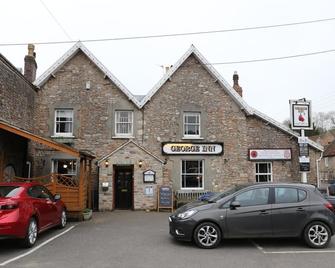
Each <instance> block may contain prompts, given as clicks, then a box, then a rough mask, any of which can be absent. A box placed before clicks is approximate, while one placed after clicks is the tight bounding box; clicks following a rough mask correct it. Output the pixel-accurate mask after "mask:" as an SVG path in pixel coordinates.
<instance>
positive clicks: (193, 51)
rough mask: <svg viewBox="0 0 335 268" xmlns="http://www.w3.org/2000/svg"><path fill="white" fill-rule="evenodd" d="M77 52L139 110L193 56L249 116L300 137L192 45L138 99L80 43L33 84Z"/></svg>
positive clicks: (50, 74)
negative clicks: (257, 105)
mask: <svg viewBox="0 0 335 268" xmlns="http://www.w3.org/2000/svg"><path fill="white" fill-rule="evenodd" d="M79 50H81V51H82V52H83V53H85V55H86V56H87V57H88V58H90V59H91V60H92V61H93V62H94V63H95V64H96V65H97V67H98V68H100V70H101V71H102V72H103V73H105V74H106V75H107V76H108V77H109V78H110V79H111V80H112V81H113V83H114V84H116V85H117V86H118V87H119V88H120V90H121V91H122V92H123V93H124V94H125V95H126V96H128V98H129V100H131V101H132V102H133V103H134V104H135V105H136V106H137V107H138V108H139V109H141V108H143V107H144V106H145V105H146V104H147V103H148V102H149V101H150V99H151V98H152V97H153V96H154V95H155V94H156V93H157V91H158V90H159V89H160V88H161V87H162V86H163V85H164V84H165V82H166V81H168V80H169V79H170V78H171V76H172V75H173V74H174V73H175V72H176V71H177V70H178V69H179V67H180V66H181V65H182V64H183V63H184V62H185V61H186V60H187V59H188V58H189V57H190V56H191V55H194V56H195V57H196V59H197V60H198V61H199V62H200V64H201V65H202V66H203V67H204V68H205V69H206V70H207V71H208V72H209V74H210V75H212V76H213V78H214V79H215V80H216V81H217V82H218V83H219V84H220V85H221V87H222V89H223V90H224V91H225V92H226V93H227V94H228V95H229V96H230V97H231V98H232V99H233V100H234V101H235V102H236V104H237V105H238V106H239V107H240V108H241V110H243V111H244V112H245V113H246V114H247V115H249V116H256V117H258V118H260V119H262V120H264V121H266V122H268V123H269V124H271V125H273V126H274V127H277V128H278V129H280V130H282V131H284V132H286V133H287V134H289V135H292V136H293V137H296V138H298V137H300V135H299V134H298V133H297V132H295V131H293V130H291V129H290V128H288V127H286V126H285V125H283V124H281V123H279V122H277V121H276V120H274V119H272V118H270V117H268V116H267V115H265V114H263V113H261V112H259V111H257V110H256V109H254V108H252V107H251V106H249V105H248V104H247V103H246V102H245V101H244V100H243V98H242V97H241V96H240V95H239V94H238V93H237V92H236V91H235V90H234V89H233V88H232V86H231V85H230V84H229V83H228V82H227V81H226V80H225V79H224V78H223V77H222V76H221V75H220V73H219V72H218V71H217V70H216V69H215V68H214V67H213V66H212V65H211V64H210V63H209V62H208V61H207V60H206V58H205V57H204V56H203V55H202V54H201V53H200V52H199V51H198V49H196V47H195V46H194V45H191V47H190V48H189V49H188V50H187V51H186V53H185V54H184V55H183V56H182V57H181V58H180V59H179V60H178V61H177V62H176V64H174V65H173V66H172V67H171V68H170V69H169V70H168V72H167V73H166V74H165V75H164V76H163V77H162V78H161V79H160V80H159V81H158V83H157V84H156V85H154V87H153V88H152V89H151V90H150V91H149V92H148V94H147V95H146V96H144V97H142V96H141V97H139V96H138V95H137V96H136V95H133V94H132V93H131V92H130V91H129V90H128V89H127V88H126V87H125V86H124V85H123V84H122V83H121V82H120V81H119V80H117V78H116V77H115V76H114V75H113V74H112V73H110V72H109V71H108V70H107V68H106V67H105V66H104V65H103V64H102V63H101V62H100V61H98V59H96V58H95V57H94V56H93V54H92V53H91V52H90V51H89V50H88V49H87V48H86V47H85V46H84V45H83V44H82V43H81V42H77V43H76V44H75V45H74V46H73V47H72V48H71V49H70V50H69V51H68V52H67V53H65V54H64V55H63V57H61V58H60V59H59V60H58V61H57V62H56V63H55V64H54V65H52V66H51V67H50V68H49V69H48V70H47V71H46V72H45V73H44V74H42V75H41V76H40V77H39V78H38V79H37V80H36V82H35V84H36V85H37V86H38V87H41V86H43V85H44V84H45V83H46V82H47V80H48V79H49V78H50V77H51V76H52V74H53V73H55V72H57V70H59V69H60V68H61V67H62V66H63V65H65V63H66V62H68V61H69V60H70V59H71V58H72V57H73V56H74V55H75V54H76V53H77V52H78V51H79ZM309 145H310V146H312V147H314V148H315V149H317V150H320V151H323V146H322V145H320V144H318V143H316V142H314V141H312V140H309Z"/></svg>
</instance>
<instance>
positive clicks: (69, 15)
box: [0, 0, 335, 122]
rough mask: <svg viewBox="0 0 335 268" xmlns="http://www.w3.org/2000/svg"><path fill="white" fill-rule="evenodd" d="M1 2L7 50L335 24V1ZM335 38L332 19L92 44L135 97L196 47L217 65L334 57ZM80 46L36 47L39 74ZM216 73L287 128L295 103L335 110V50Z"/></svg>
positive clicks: (15, 59) (14, 55)
mask: <svg viewBox="0 0 335 268" xmlns="http://www.w3.org/2000/svg"><path fill="white" fill-rule="evenodd" d="M0 3H1V16H0V25H1V35H0V44H3V43H27V42H32V43H34V42H43V41H63V40H64V41H69V40H79V39H80V40H85V39H98V38H113V37H128V36H142V35H144V36H145V35H158V34H170V33H183V32H196V31H211V30H223V29H232V28H242V27H253V26H263V25H273V24H283V23H291V22H300V21H310V20H317V19H325V18H332V17H335V1H333V0H253V1H250V0H234V1H231V0H229V1H228V0H225V1H223V0H218V1H214V0H206V1H196V0H193V1H186V0H168V1H160V0H152V1H149V0H141V1H138V0H137V1H136V0H134V1H131V0H122V1H121V0H120V1H111V0H80V1H78V0H57V1H56V0H1V1H0ZM47 8H48V9H49V11H50V12H51V13H52V15H51V14H50V13H49V12H48V11H47ZM53 17H54V18H55V19H56V20H57V21H58V23H57V22H56V21H55V19H54V18H53ZM60 25H61V26H60ZM334 30H335V20H332V21H328V22H319V23H314V24H304V25H298V26H290V27H279V28H270V29H261V30H250V31H238V32H226V33H216V34H203V35H193V36H183V37H168V38H155V39H141V40H123V41H109V42H95V43H85V45H86V47H87V48H88V49H89V50H90V51H91V52H92V53H93V54H94V55H95V56H96V57H97V58H98V59H99V60H100V61H101V62H102V63H103V64H104V65H105V66H106V67H107V68H108V69H109V70H110V71H111V72H112V73H113V74H114V75H115V76H116V77H117V78H118V79H119V80H120V81H121V82H122V83H123V84H124V85H126V87H127V88H128V89H129V90H130V91H131V92H132V93H133V94H146V93H147V92H148V91H149V90H150V89H151V88H152V87H153V86H154V84H155V83H156V82H157V81H158V80H159V79H160V78H161V76H162V75H163V71H162V69H161V68H160V65H167V64H174V63H175V62H176V61H177V60H178V59H179V58H180V57H181V56H182V55H183V53H185V51H186V50H187V49H188V48H189V47H190V45H191V44H194V45H195V46H196V47H197V48H198V49H199V50H200V52H201V53H202V54H203V55H204V56H205V57H206V58H207V59H208V61H209V62H216V63H217V62H227V61H240V60H249V59H261V58H271V57H281V56H288V55H294V54H303V53H309V52H314V51H322V50H329V49H335V35H334V33H335V31H334ZM72 45H73V44H61V45H59V44H58V45H37V46H36V53H37V63H38V76H39V75H41V74H42V73H43V72H44V71H45V70H46V69H47V68H49V67H50V66H51V65H52V64H53V63H54V62H55V61H57V60H58V59H59V58H60V57H61V56H62V55H63V54H64V53H65V52H66V51H67V50H68V49H69V48H70V47H71V46H72ZM26 52H27V48H26V46H0V53H1V54H3V55H4V56H5V57H6V58H7V59H8V60H9V61H11V62H12V63H13V64H14V65H15V66H17V67H23V58H24V56H25V54H26ZM215 68H216V69H217V70H218V71H219V72H220V73H221V74H222V75H223V77H224V78H225V79H226V80H227V81H228V82H229V83H230V84H232V75H233V72H234V71H235V70H236V71H238V73H239V76H240V85H241V86H242V87H243V94H244V96H243V97H244V99H245V100H246V101H247V102H248V104H249V105H251V106H252V107H254V108H256V109H258V110H260V111H261V112H263V113H265V114H267V115H269V116H271V117H272V118H274V119H276V120H278V121H280V122H282V121H283V120H284V119H286V118H288V117H289V105H288V103H289V99H297V98H302V97H305V98H307V99H310V100H312V109H313V112H320V111H324V112H325V111H330V110H335V107H334V106H335V79H334V71H335V52H333V53H328V54H321V55H315V56H309V57H303V58H295V59H286V60H280V61H268V62H256V63H245V64H230V65H215Z"/></svg>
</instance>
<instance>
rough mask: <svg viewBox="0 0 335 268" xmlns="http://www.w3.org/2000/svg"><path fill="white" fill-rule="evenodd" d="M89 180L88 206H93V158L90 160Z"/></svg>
mask: <svg viewBox="0 0 335 268" xmlns="http://www.w3.org/2000/svg"><path fill="white" fill-rule="evenodd" d="M86 172H87V173H86V174H87V181H88V187H87V192H88V198H87V199H88V201H87V202H88V208H92V160H88V170H87V171H86Z"/></svg>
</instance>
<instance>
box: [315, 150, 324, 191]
mask: <svg viewBox="0 0 335 268" xmlns="http://www.w3.org/2000/svg"><path fill="white" fill-rule="evenodd" d="M322 157H323V152H321V156H320V158H319V159H316V184H317V187H318V188H320V168H319V163H320V161H321V159H322Z"/></svg>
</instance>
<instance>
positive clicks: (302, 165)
mask: <svg viewBox="0 0 335 268" xmlns="http://www.w3.org/2000/svg"><path fill="white" fill-rule="evenodd" d="M299 169H300V172H309V171H310V164H309V163H299Z"/></svg>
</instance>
